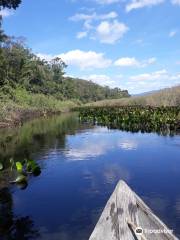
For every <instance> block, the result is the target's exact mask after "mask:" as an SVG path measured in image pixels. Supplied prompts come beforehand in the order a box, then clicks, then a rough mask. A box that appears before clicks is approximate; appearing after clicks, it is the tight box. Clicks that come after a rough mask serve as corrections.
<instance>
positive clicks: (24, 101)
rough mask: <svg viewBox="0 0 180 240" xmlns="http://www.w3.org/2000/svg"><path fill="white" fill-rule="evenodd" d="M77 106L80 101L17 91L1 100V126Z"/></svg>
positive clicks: (17, 123) (16, 124)
mask: <svg viewBox="0 0 180 240" xmlns="http://www.w3.org/2000/svg"><path fill="white" fill-rule="evenodd" d="M77 106H80V102H79V101H70V100H67V101H61V100H57V99H55V98H54V97H52V96H45V95H44V94H27V92H24V94H22V90H21V91H19V92H18V91H16V94H15V95H14V96H13V99H9V98H8V97H7V98H6V97H3V98H2V100H1V102H0V128H6V127H14V126H21V125H22V124H23V122H25V121H27V120H31V119H34V118H38V117H42V116H44V117H46V116H50V115H53V114H59V113H65V112H69V111H71V109H72V108H74V107H77Z"/></svg>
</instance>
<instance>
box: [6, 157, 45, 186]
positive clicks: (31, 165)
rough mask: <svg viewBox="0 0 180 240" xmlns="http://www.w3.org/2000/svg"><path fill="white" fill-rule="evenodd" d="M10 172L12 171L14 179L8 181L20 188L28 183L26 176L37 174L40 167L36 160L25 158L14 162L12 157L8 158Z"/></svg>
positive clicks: (39, 171)
mask: <svg viewBox="0 0 180 240" xmlns="http://www.w3.org/2000/svg"><path fill="white" fill-rule="evenodd" d="M9 162H10V165H11V172H13V173H14V176H15V179H13V180H12V181H10V183H13V184H17V186H18V187H19V188H21V189H25V188H26V187H27V185H28V177H29V176H31V175H33V176H38V175H40V173H41V168H40V166H39V165H38V164H37V162H36V161H34V160H32V159H29V160H27V159H25V160H24V161H23V162H15V161H14V160H13V159H12V158H11V159H10V160H9Z"/></svg>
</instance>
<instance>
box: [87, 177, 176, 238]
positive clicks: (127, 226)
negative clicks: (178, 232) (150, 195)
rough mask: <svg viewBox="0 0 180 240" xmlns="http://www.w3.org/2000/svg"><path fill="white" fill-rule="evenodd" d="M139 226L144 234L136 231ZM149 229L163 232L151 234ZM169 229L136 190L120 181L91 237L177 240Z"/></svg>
mask: <svg viewBox="0 0 180 240" xmlns="http://www.w3.org/2000/svg"><path fill="white" fill-rule="evenodd" d="M137 227H141V228H142V229H143V233H142V234H140V235H139V234H137V233H136V229H137ZM147 230H161V231H164V232H160V233H152V232H151V233H150V232H147ZM168 230H169V229H168V227H167V226H166V225H165V224H164V223H163V222H162V221H161V220H160V219H159V218H158V217H157V216H155V215H154V214H153V212H152V211H151V209H150V208H149V207H148V206H147V205H146V204H145V203H144V202H143V201H142V200H141V199H140V198H139V197H138V196H137V195H136V193H135V192H133V191H132V190H131V189H130V188H129V187H128V185H127V184H126V183H125V182H124V181H120V182H119V183H118V185H117V186H116V188H115V191H114V192H113V194H112V195H111V197H110V199H109V201H108V202H107V204H106V206H105V209H104V211H103V213H102V215H101V217H100V219H99V221H98V223H97V225H96V227H95V229H94V231H93V233H92V234H91V236H90V238H89V240H135V239H137V240H178V238H176V237H175V236H174V235H173V234H172V233H171V231H168ZM165 231H166V232H165Z"/></svg>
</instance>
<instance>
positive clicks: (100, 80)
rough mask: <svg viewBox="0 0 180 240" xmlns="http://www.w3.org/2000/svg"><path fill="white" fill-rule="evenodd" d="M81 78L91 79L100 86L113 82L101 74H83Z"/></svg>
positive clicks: (112, 83)
mask: <svg viewBox="0 0 180 240" xmlns="http://www.w3.org/2000/svg"><path fill="white" fill-rule="evenodd" d="M82 79H86V80H89V81H92V82H94V83H97V84H99V85H102V86H113V85H114V84H115V81H114V80H112V79H111V78H110V77H109V76H107V75H103V74H91V75H89V76H83V77H82Z"/></svg>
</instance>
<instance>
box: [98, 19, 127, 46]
mask: <svg viewBox="0 0 180 240" xmlns="http://www.w3.org/2000/svg"><path fill="white" fill-rule="evenodd" d="M128 29H129V28H128V27H127V26H126V25H125V24H124V23H121V22H119V21H117V20H114V21H113V22H109V21H102V22H101V23H100V24H99V25H98V26H97V28H96V34H95V38H97V39H99V41H100V42H102V43H108V44H113V43H115V42H117V41H118V40H119V39H121V38H122V37H123V36H124V34H125V33H126V32H127V31H128Z"/></svg>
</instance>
